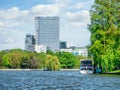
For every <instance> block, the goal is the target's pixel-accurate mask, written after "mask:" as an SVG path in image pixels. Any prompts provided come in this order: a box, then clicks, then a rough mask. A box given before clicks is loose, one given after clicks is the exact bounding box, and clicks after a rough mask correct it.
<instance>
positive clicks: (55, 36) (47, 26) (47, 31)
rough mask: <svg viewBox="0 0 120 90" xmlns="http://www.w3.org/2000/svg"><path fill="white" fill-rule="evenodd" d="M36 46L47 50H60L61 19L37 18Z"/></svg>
mask: <svg viewBox="0 0 120 90" xmlns="http://www.w3.org/2000/svg"><path fill="white" fill-rule="evenodd" d="M35 29H36V35H35V38H36V45H38V46H39V45H45V46H46V48H47V50H52V51H55V50H59V49H60V43H59V17H35Z"/></svg>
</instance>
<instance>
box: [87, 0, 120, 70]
mask: <svg viewBox="0 0 120 90" xmlns="http://www.w3.org/2000/svg"><path fill="white" fill-rule="evenodd" d="M90 15H91V24H90V25H88V29H89V31H90V32H91V37H90V39H91V46H90V48H89V51H90V53H91V55H93V57H94V63H95V66H98V67H101V68H102V70H103V72H106V71H111V70H114V69H120V66H119V65H120V53H118V52H120V49H119V48H120V39H119V38H120V2H119V1H117V0H102V1H101V0H95V3H94V5H93V6H92V9H91V10H90Z"/></svg>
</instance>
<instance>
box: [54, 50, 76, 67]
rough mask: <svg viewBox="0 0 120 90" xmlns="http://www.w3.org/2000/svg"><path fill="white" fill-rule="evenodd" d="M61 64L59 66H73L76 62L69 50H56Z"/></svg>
mask: <svg viewBox="0 0 120 90" xmlns="http://www.w3.org/2000/svg"><path fill="white" fill-rule="evenodd" d="M56 55H57V56H58V58H59V60H60V64H61V68H73V67H74V66H75V64H76V61H77V59H76V58H75V56H74V55H73V54H71V53H69V52H57V53H56Z"/></svg>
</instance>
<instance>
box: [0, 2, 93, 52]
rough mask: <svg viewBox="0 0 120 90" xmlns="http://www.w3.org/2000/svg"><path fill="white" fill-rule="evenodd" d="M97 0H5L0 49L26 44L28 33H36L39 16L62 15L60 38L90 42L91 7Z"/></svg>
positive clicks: (0, 10)
mask: <svg viewBox="0 0 120 90" xmlns="http://www.w3.org/2000/svg"><path fill="white" fill-rule="evenodd" d="M93 2H94V0H1V1H0V50H3V49H12V48H21V49H24V46H25V43H24V42H25V34H26V33H30V34H33V35H34V34H35V22H34V21H35V20H34V19H35V16H59V17H60V40H61V41H68V42H69V43H70V44H71V45H78V46H86V45H88V44H90V32H89V31H88V30H87V24H88V23H90V16H89V10H90V8H91V5H92V4H93Z"/></svg>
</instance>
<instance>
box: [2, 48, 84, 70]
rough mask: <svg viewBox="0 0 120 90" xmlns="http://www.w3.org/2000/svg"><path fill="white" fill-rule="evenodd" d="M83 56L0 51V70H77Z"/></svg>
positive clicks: (61, 53)
mask: <svg viewBox="0 0 120 90" xmlns="http://www.w3.org/2000/svg"><path fill="white" fill-rule="evenodd" d="M80 58H83V56H74V55H73V54H71V53H69V52H52V51H50V50H48V51H47V53H36V52H29V51H26V50H21V49H12V50H10V51H7V52H6V51H0V68H10V69H45V70H60V69H61V68H62V69H65V68H79V60H80Z"/></svg>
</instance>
